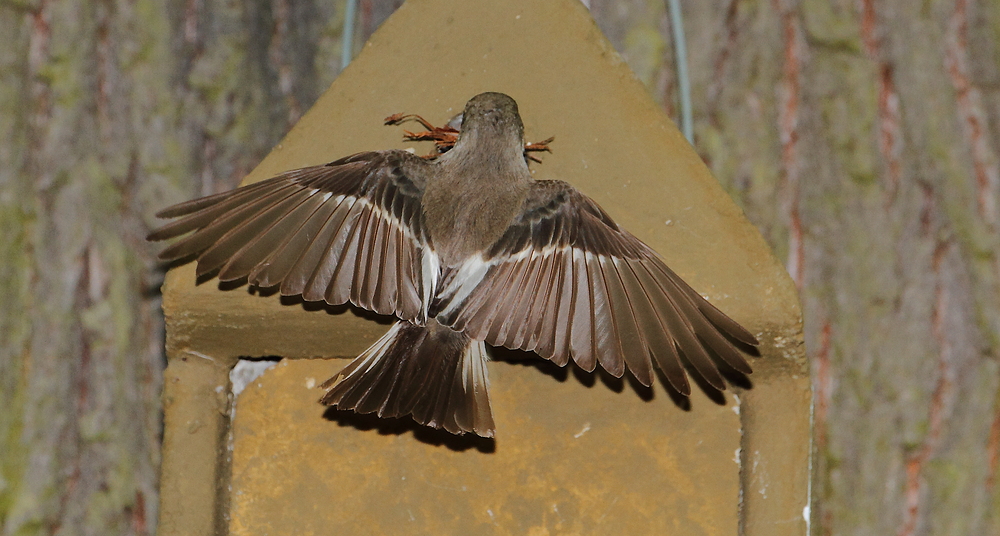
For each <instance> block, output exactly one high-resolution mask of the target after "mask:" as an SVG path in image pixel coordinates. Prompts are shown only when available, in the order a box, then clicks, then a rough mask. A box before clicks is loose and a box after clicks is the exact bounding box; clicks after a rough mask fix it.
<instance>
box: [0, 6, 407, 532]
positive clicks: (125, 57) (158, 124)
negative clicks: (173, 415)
mask: <svg viewBox="0 0 1000 536" xmlns="http://www.w3.org/2000/svg"><path fill="white" fill-rule="evenodd" d="M391 4H392V5H395V4H394V3H391ZM364 13H368V14H369V16H368V19H367V26H366V27H364V28H361V30H360V31H359V32H358V34H359V42H363V40H364V38H365V37H366V36H367V34H370V33H371V31H372V30H373V28H374V27H375V26H376V25H377V24H378V22H380V19H376V18H374V17H373V16H371V13H372V10H371V6H368V8H367V10H366V11H364ZM383 16H384V15H383ZM342 17H343V4H342V3H335V4H330V3H327V2H317V1H307V2H292V1H290V0H274V1H272V2H267V1H260V0H257V1H253V2H246V3H243V2H235V3H234V2H222V1H214V0H207V1H203V0H165V1H164V0H154V1H147V0H139V1H137V2H120V1H113V0H111V1H90V0H88V1H78V2H52V1H47V0H39V1H34V2H19V3H4V4H0V35H2V36H3V37H2V38H0V42H2V43H3V47H0V135H2V138H3V140H4V143H3V145H2V146H0V162H2V165H0V229H3V232H2V233H0V258H2V261H0V292H2V295H3V299H2V300H0V303H2V305H0V389H2V400H3V404H0V453H2V455H0V534H95V535H105V534H151V533H153V532H155V522H156V519H157V515H156V509H157V488H158V483H157V471H158V466H159V442H160V436H159V434H160V429H161V414H160V410H159V393H160V389H161V381H162V379H161V378H162V367H163V353H162V336H163V335H162V318H161V315H160V311H159V300H158V296H157V294H158V290H157V289H158V288H159V284H160V281H161V279H162V268H163V267H162V266H159V265H158V264H157V263H156V262H155V260H154V252H155V249H156V246H152V245H149V244H146V243H145V241H144V236H145V234H146V232H147V231H148V229H149V227H150V225H152V224H154V221H153V218H152V213H153V212H155V211H156V210H157V209H159V208H162V207H163V206H166V205H168V204H170V203H173V202H177V201H181V200H183V199H187V198H190V197H193V196H195V195H200V194H207V193H212V192H215V191H220V190H225V189H228V188H231V187H232V186H234V185H235V184H237V182H238V181H239V180H240V179H241V178H242V176H243V174H244V173H245V172H246V171H247V170H249V169H251V168H252V167H253V166H254V165H255V164H256V163H257V161H258V160H259V159H260V158H261V157H262V156H263V155H264V154H266V152H267V151H268V150H269V149H270V148H271V146H272V145H273V144H274V143H275V142H276V141H277V140H278V139H280V137H281V136H282V135H283V134H284V133H285V131H286V130H287V128H288V127H289V125H290V124H291V123H292V122H293V121H294V120H295V119H296V118H297V117H298V116H299V114H301V113H302V111H303V110H304V109H305V108H307V107H308V106H309V105H310V104H311V103H312V102H313V101H314V100H315V98H316V97H317V96H318V95H319V93H320V92H321V91H322V90H323V89H325V88H326V86H327V85H328V84H329V83H330V81H332V79H333V78H334V77H335V76H336V74H337V72H338V71H339V67H340V66H339V54H340V39H339V35H340V29H341V27H342V23H343V20H342Z"/></svg>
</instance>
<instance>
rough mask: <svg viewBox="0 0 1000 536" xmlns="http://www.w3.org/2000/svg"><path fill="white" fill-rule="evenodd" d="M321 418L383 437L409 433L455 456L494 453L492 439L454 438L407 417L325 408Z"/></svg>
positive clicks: (457, 436) (444, 431) (418, 439)
mask: <svg viewBox="0 0 1000 536" xmlns="http://www.w3.org/2000/svg"><path fill="white" fill-rule="evenodd" d="M323 418H324V419H326V420H328V421H331V422H334V423H337V425H339V426H350V427H352V428H355V429H357V430H362V431H371V430H374V431H375V432H376V433H378V434H379V435H384V436H387V435H397V436H398V435H403V434H406V433H412V434H413V438H414V439H416V440H417V441H420V442H421V443H426V444H428V445H433V446H435V447H445V448H447V449H450V450H453V451H455V452H465V451H468V450H472V449H475V450H477V451H479V452H481V453H483V454H493V453H494V452H496V449H497V447H496V440H495V439H493V438H492V437H481V436H478V435H476V434H465V435H455V434H452V433H451V432H448V431H447V430H439V429H437V428H431V427H429V426H424V425H422V424H419V423H417V422H416V421H414V420H413V419H411V418H410V417H393V418H385V417H379V416H377V415H375V414H374V413H364V414H362V413H355V412H353V411H350V410H341V409H337V408H335V407H328V408H326V409H325V411H323Z"/></svg>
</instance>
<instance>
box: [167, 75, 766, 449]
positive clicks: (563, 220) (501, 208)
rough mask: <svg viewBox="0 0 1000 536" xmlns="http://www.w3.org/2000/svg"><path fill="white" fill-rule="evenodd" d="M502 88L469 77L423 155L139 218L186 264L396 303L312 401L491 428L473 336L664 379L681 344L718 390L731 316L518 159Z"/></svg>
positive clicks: (284, 287) (347, 162)
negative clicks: (377, 331)
mask: <svg viewBox="0 0 1000 536" xmlns="http://www.w3.org/2000/svg"><path fill="white" fill-rule="evenodd" d="M524 147H525V144H524V126H523V125H522V123H521V117H520V115H519V114H518V110H517V103H515V102H514V100H513V99H511V98H510V97H508V96H507V95H504V94H501V93H483V94H481V95H477V96H475V97H473V98H472V99H471V100H470V101H469V102H468V103H467V104H466V106H465V111H464V114H463V118H462V124H461V130H460V132H459V134H458V139H457V141H455V144H454V147H453V148H452V149H451V150H449V151H447V152H445V153H444V154H442V155H440V156H437V157H435V158H431V159H428V158H421V157H418V156H414V155H412V154H410V153H408V152H406V151H399V150H389V151H376V152H367V153H358V154H355V155H352V156H348V157H346V158H342V159H340V160H336V161H334V162H330V163H329V164H325V165H321V166H313V167H307V168H302V169H297V170H293V171H288V172H285V173H282V174H281V175H278V176H277V177H274V178H272V179H269V180H265V181H261V182H258V183H255V184H251V185H248V186H244V187H242V188H239V189H236V190H233V191H230V192H225V193H221V194H217V195H212V196H208V197H204V198H201V199H195V200H193V201H188V202H186V203H181V204H179V205H176V206H173V207H170V208H167V209H165V210H163V211H162V212H160V213H159V214H157V215H158V216H159V217H162V218H180V219H178V220H176V221H173V222H171V223H169V224H167V225H165V226H163V227H161V228H160V229H158V230H156V231H154V232H153V233H152V234H150V235H149V237H148V239H149V240H163V239H167V238H172V237H177V236H181V235H184V234H187V233H191V234H190V235H188V236H186V237H184V238H183V239H181V240H180V241H178V242H177V243H175V244H173V245H171V246H170V247H168V248H167V249H166V250H164V251H163V252H162V253H161V254H160V258H161V259H164V260H177V259H184V258H189V257H192V256H196V257H197V261H198V268H197V273H198V276H199V277H201V276H203V275H206V274H211V273H213V272H215V271H218V276H219V279H220V280H222V281H234V280H241V279H243V278H246V279H247V280H248V281H249V283H250V284H252V285H256V286H258V287H261V288H273V287H276V286H277V287H279V291H280V293H281V294H282V295H286V296H299V295H301V296H302V298H303V299H304V300H306V301H320V300H322V301H325V302H327V303H329V304H333V305H339V304H344V303H347V302H351V303H353V304H354V305H356V306H358V307H363V308H365V309H369V310H371V311H374V312H376V313H379V314H384V315H395V316H396V317H398V318H399V321H398V322H396V324H395V325H393V326H392V328H390V329H389V332H388V333H386V334H385V335H384V336H383V337H382V338H381V339H379V340H378V341H377V342H376V343H375V344H373V345H372V346H371V347H370V348H369V349H368V350H366V351H365V352H364V353H363V354H361V355H360V356H359V357H357V358H356V359H355V360H354V361H352V362H351V363H350V364H349V365H348V366H347V367H346V368H344V369H343V370H342V371H341V372H340V373H339V374H337V375H336V376H335V377H333V378H331V379H330V380H329V381H327V382H326V384H324V387H325V388H328V389H329V391H328V392H327V394H326V396H324V397H323V398H322V402H323V403H324V404H328V405H331V406H337V407H338V408H341V409H350V410H354V411H357V412H359V413H371V412H375V413H377V414H378V415H379V416H380V417H401V416H405V415H412V417H413V419H414V420H416V421H417V422H419V423H420V424H424V425H427V426H431V427H434V428H444V429H445V430H448V431H449V432H452V433H455V434H463V433H466V432H475V433H476V434H479V435H481V436H484V437H492V436H493V434H494V423H493V415H492V411H491V409H490V401H489V395H488V393H487V388H488V385H489V381H488V379H487V369H486V361H487V354H486V345H485V343H489V344H491V345H494V346H504V347H507V348H512V349H521V350H528V351H532V352H535V353H537V354H538V355H540V356H542V357H544V358H546V359H549V360H551V361H552V362H554V363H556V364H557V365H559V366H564V365H566V363H567V362H568V361H569V359H570V358H572V359H573V360H574V361H575V362H576V363H577V364H578V365H579V366H580V367H581V368H583V369H584V370H586V371H593V370H594V368H595V367H596V366H597V364H600V365H601V366H602V367H603V368H604V369H605V370H607V371H608V372H609V373H611V374H612V375H614V376H616V377H621V376H622V374H624V372H625V369H626V368H628V370H629V371H630V372H631V373H632V375H633V376H635V378H636V380H638V381H639V382H640V383H641V384H643V385H645V386H649V385H651V384H652V382H653V375H654V372H653V367H652V364H653V362H655V363H656V364H657V366H658V367H659V368H660V370H661V371H662V372H663V374H664V375H665V376H666V378H667V380H668V381H669V382H670V384H671V385H672V386H673V388H674V389H676V390H677V391H678V392H680V393H682V394H684V395H688V394H690V392H691V388H690V386H689V384H688V380H687V376H686V374H685V372H684V365H683V363H682V356H683V358H684V359H685V360H686V361H687V363H688V364H689V365H690V366H691V367H692V368H693V369H694V370H695V371H696V372H697V373H698V374H699V375H700V376H702V377H703V378H704V379H705V381H706V382H707V383H708V384H710V385H712V386H713V387H715V388H717V389H720V390H721V389H725V383H724V381H723V377H722V375H721V374H720V372H719V368H718V364H717V363H716V361H715V360H714V359H713V357H712V356H711V355H710V353H714V354H715V355H716V356H718V357H719V358H721V360H722V361H723V362H724V363H725V364H726V365H728V366H729V367H731V368H733V369H735V370H737V371H740V372H742V373H745V374H749V373H750V372H751V369H750V366H749V365H748V363H747V361H746V360H745V359H744V358H743V355H742V354H741V353H740V351H739V350H738V349H737V346H736V345H735V344H734V342H733V341H738V342H739V343H743V344H746V345H757V344H758V342H757V339H756V338H754V336H753V335H752V334H750V333H749V332H748V331H747V330H746V329H744V328H743V327H741V326H740V325H739V324H737V323H736V322H735V321H733V320H732V319H730V318H729V317H728V316H726V315H725V314H723V313H722V312H721V311H719V310H718V309H716V308H715V307H714V306H713V305H711V304H710V303H709V302H707V301H706V300H705V299H703V298H702V297H701V296H700V295H699V294H698V293H697V292H695V291H694V290H693V289H692V288H691V287H690V286H688V285H687V284H686V283H685V282H684V281H682V280H681V279H680V277H678V276H677V274H675V273H674V272H673V271H671V270H670V268H667V266H666V265H665V264H664V263H663V261H662V260H660V257H659V256H658V255H657V254H656V253H655V252H654V251H653V250H652V249H650V248H649V247H648V246H646V245H645V244H643V243H642V242H641V241H639V240H638V239H637V238H635V237H634V236H632V235H631V234H629V233H628V232H627V231H625V230H624V229H622V228H620V227H619V226H618V225H616V224H615V222H614V221H612V219H611V217H610V216H608V215H607V213H605V212H604V210H602V209H601V207H599V206H598V205H597V203H595V202H594V201H593V200H591V199H590V198H588V197H587V196H585V195H583V194H582V193H580V192H579V191H577V190H576V189H575V188H573V187H572V186H570V185H569V184H567V183H565V182H562V181H554V180H544V181H536V180H534V179H533V178H532V176H531V173H530V172H529V171H528V165H527V161H526V158H525V152H524Z"/></svg>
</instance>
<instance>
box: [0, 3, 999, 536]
mask: <svg viewBox="0 0 1000 536" xmlns="http://www.w3.org/2000/svg"><path fill="white" fill-rule="evenodd" d="M360 4H361V9H360V10H359V18H360V20H361V22H362V25H361V26H362V29H361V31H359V32H358V33H357V35H358V39H357V41H358V43H360V42H362V41H363V39H364V37H365V35H366V34H367V33H370V31H371V29H372V28H374V27H375V26H376V25H377V24H378V22H379V21H380V20H381V19H382V18H384V17H385V16H386V15H387V14H388V13H389V12H390V11H391V9H392V7H393V6H394V5H395V2H378V1H368V2H365V1H362V2H360ZM589 4H590V7H591V9H592V12H593V13H594V15H595V18H596V19H597V21H598V23H599V24H600V26H601V27H602V29H603V30H604V31H605V33H606V34H607V35H608V36H609V37H610V38H611V40H612V42H613V43H614V44H615V45H616V47H618V50H619V51H621V52H622V54H623V56H624V57H625V58H626V60H627V61H628V62H629V64H630V65H631V66H632V68H633V70H635V72H636V73H637V75H638V76H639V77H640V78H641V79H642V80H643V81H644V82H645V83H646V84H647V86H648V87H649V88H650V90H651V91H652V92H653V93H654V95H657V97H658V98H659V99H661V100H662V101H663V102H664V105H665V106H666V107H667V109H668V110H670V111H671V112H672V113H673V110H674V102H675V92H676V81H675V80H676V79H675V76H674V74H673V60H672V58H673V54H672V50H671V48H670V41H669V34H668V31H667V28H668V25H667V20H666V18H665V9H664V6H663V2H660V1H652V0H627V1H620V2H612V1H610V0H601V1H599V0H592V1H591V2H589ZM684 13H685V16H686V19H685V27H686V31H687V37H688V45H689V51H690V61H691V70H690V74H691V77H692V83H693V87H694V103H695V110H694V112H695V134H696V140H695V146H696V148H697V149H698V150H699V152H700V153H701V154H702V155H703V157H704V158H705V160H706V161H707V162H709V164H710V166H711V167H712V169H713V171H714V172H715V174H716V176H717V177H718V179H719V180H720V181H721V182H722V183H723V184H724V185H725V186H726V187H727V188H728V189H729V191H730V193H731V194H732V195H733V196H734V198H736V199H737V201H738V202H739V203H740V204H741V205H742V206H743V207H744V209H745V211H746V213H747V215H748V216H749V217H750V219H751V220H752V221H753V222H754V223H755V224H756V225H757V226H758V227H759V228H760V229H761V231H762V232H763V233H764V235H765V237H767V238H768V240H770V242H771V244H772V245H773V247H774V248H775V251H776V252H777V253H778V255H779V256H780V257H781V258H784V259H786V260H787V265H788V268H789V271H790V272H791V274H792V275H793V277H794V278H795V280H796V282H797V283H798V285H799V286H800V289H801V292H802V298H803V302H804V313H805V327H806V335H807V348H808V352H809V355H810V356H811V359H812V361H813V375H814V381H815V387H816V392H817V400H816V416H815V420H816V442H817V449H818V454H819V456H818V458H817V461H818V464H817V485H816V487H815V495H816V497H817V510H818V512H817V517H816V521H817V523H816V524H815V525H814V530H815V531H816V532H817V533H820V534H900V535H909V534H955V535H965V534H997V533H1000V493H998V491H997V480H998V478H1000V467H998V456H1000V396H998V392H1000V389H998V384H1000V380H998V376H1000V370H998V368H1000V367H998V363H997V357H998V355H997V354H998V348H1000V257H998V255H1000V222H998V218H1000V215H998V210H1000V209H998V206H997V204H998V202H1000V156H998V153H1000V50H998V43H1000V22H998V21H1000V5H998V4H997V3H996V2H988V1H983V0H978V1H977V0H930V1H926V2H920V3H917V2H906V3H899V2H888V1H885V0H882V1H879V0H850V1H848V0H832V1H816V0H801V1H798V2H796V1H791V0H770V1H762V0H709V1H699V2H695V1H692V0H687V1H685V2H684ZM342 17H343V3H342V2H337V3H334V4H332V5H331V4H329V3H325V2H318V1H315V0H309V1H306V2H290V1H288V0H274V1H271V2H265V1H256V2H246V3H244V2H236V3H231V2H220V1H217V0H206V1H193V0H192V1H177V0H173V1H169V2H164V1H142V0H141V1H138V2H131V3H129V2H114V1H105V2H95V1H81V2H52V1H46V0H39V1H34V2H19V3H6V4H3V5H0V36H2V37H0V43H3V44H4V46H3V47H2V48H0V110H2V111H0V134H2V139H3V140H4V143H3V145H2V146H0V163H2V165H0V229H3V233H0V259H2V260H0V290H2V295H3V298H2V300H0V390H2V391H0V392H2V400H3V404H2V405H0V453H2V455H0V527H2V528H0V532H2V533H3V534H55V533H60V534H149V533H152V532H153V531H154V530H155V527H154V524H155V519H156V503H157V501H156V490H157V474H156V473H157V471H156V468H157V465H158V456H159V454H158V443H159V428H160V417H159V411H158V406H159V398H158V397H159V392H160V382H161V379H160V378H161V367H162V362H163V360H162V351H161V348H160V346H161V342H162V332H161V327H160V326H161V321H160V317H159V312H158V301H157V299H156V288H157V287H158V284H159V278H160V277H161V275H160V274H161V271H160V268H161V267H159V266H157V265H156V263H155V262H154V261H153V256H152V255H153V252H154V250H155V247H151V246H149V245H147V244H145V243H143V241H142V237H143V235H144V234H145V232H146V230H147V228H148V227H149V226H150V225H151V224H153V219H152V216H151V215H152V213H153V212H154V211H155V210H156V209H157V208H160V207H162V206H164V205H166V204H169V203H171V202H175V201H179V200H182V199H185V198H188V197H191V196H193V195H198V194H205V193H211V192H214V191H219V190H224V189H227V188H229V187H231V186H233V185H234V184H236V183H237V182H238V181H239V179H240V178H241V176H242V175H243V173H245V172H246V171H247V170H249V169H250V168H252V167H253V165H254V164H255V163H256V162H257V161H259V159H260V158H261V157H262V156H263V155H264V154H265V153H266V152H267V151H268V149H269V148H270V147H271V146H272V145H273V143H275V141H276V140H278V139H280V137H281V135H282V134H283V133H284V132H285V131H286V130H287V128H288V126H289V125H290V124H292V123H293V122H294V120H295V119H296V118H297V117H298V116H299V115H300V114H301V113H302V112H303V110H305V109H306V108H307V107H308V106H309V105H310V104H311V103H312V101H313V100H314V99H315V98H316V96H317V95H318V94H319V93H320V92H321V91H322V89H323V88H325V87H326V86H327V85H328V84H329V82H330V81H331V80H332V78H333V77H334V76H335V75H336V73H337V71H338V69H339V47H340V45H339V43H340V39H339V34H340V28H341V24H342ZM539 52H540V53H544V51H539ZM417 82H418V81H413V83H417ZM623 128H627V126H626V125H623Z"/></svg>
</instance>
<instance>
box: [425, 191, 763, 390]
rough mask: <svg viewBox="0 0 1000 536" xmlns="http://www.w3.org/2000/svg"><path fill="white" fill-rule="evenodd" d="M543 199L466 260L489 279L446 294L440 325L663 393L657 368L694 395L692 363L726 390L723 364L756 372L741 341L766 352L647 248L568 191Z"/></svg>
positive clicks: (535, 198) (461, 283) (447, 288)
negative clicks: (628, 375)
mask: <svg viewBox="0 0 1000 536" xmlns="http://www.w3.org/2000/svg"><path fill="white" fill-rule="evenodd" d="M532 188H533V189H532V192H531V194H530V195H529V197H528V200H527V201H526V202H525V206H524V209H523V211H522V213H521V214H520V215H519V216H518V217H517V218H515V220H514V222H513V223H512V224H511V225H510V227H509V228H508V229H507V232H506V233H505V234H504V236H503V237H501V238H500V240H498V241H497V243H496V244H495V245H494V246H493V247H492V248H491V249H490V250H489V251H487V252H486V253H485V254H484V255H483V256H482V258H477V259H472V260H470V261H467V262H468V263H472V262H476V263H480V265H485V266H486V267H487V269H486V270H485V272H473V271H472V270H468V271H461V270H459V271H458V272H455V273H456V274H458V275H455V276H454V277H455V280H453V281H451V282H450V283H449V284H446V285H444V286H443V289H442V291H441V292H440V293H439V296H438V301H437V304H438V305H437V309H436V312H437V319H438V321H439V322H442V323H444V324H446V325H449V326H451V327H452V328H454V329H458V330H462V331H465V332H466V334H468V335H469V336H470V337H472V338H474V339H485V340H486V342H488V343H490V344H495V345H498V346H505V347H508V348H518V349H523V350H532V351H535V352H537V353H538V354H539V355H541V356H542V357H545V358H547V359H550V360H552V361H553V362H554V363H556V364H559V365H564V364H565V363H566V362H568V360H569V359H570V358H572V359H573V360H574V361H575V362H576V363H577V364H578V365H579V366H580V367H581V368H583V369H585V370H588V371H591V370H593V369H594V368H595V367H596V366H597V365H598V364H600V365H601V367H602V368H604V369H605V370H606V371H608V372H609V373H611V374H612V375H614V376H619V377H620V376H621V375H622V374H623V373H624V372H625V370H626V369H628V370H630V371H631V372H632V374H633V375H634V376H635V377H636V379H637V380H638V381H639V382H640V383H642V384H643V385H651V384H652V381H653V370H652V364H653V363H655V364H656V365H657V367H658V368H659V369H660V370H661V371H663V373H664V375H665V376H666V378H667V380H668V381H669V382H670V384H671V385H672V386H673V387H674V388H675V389H676V390H677V391H678V392H680V393H683V394H689V393H690V391H691V388H690V384H689V382H688V379H687V375H686V373H685V365H684V363H685V362H686V363H688V364H689V365H690V366H691V367H692V369H693V370H694V371H695V372H696V373H697V375H698V376H700V377H702V378H703V379H704V380H705V381H706V382H707V383H708V384H709V385H711V386H713V387H715V388H717V389H724V388H725V382H724V380H723V378H722V375H721V373H720V371H719V364H718V363H717V359H718V360H721V361H722V362H724V363H726V364H727V365H728V366H730V367H732V368H733V369H736V370H738V371H740V372H743V373H749V372H750V370H751V369H750V366H749V364H748V363H747V362H746V359H745V358H744V357H743V355H742V353H741V352H740V350H739V349H738V348H737V347H736V346H735V345H734V343H733V342H732V341H731V340H730V337H731V338H732V339H735V340H736V341H739V342H742V343H745V344H750V345H755V344H757V341H756V339H755V338H754V337H753V335H751V334H750V333H749V332H748V331H747V330H745V329H744V328H743V327H742V326H740V325H739V324H738V323H736V322H735V321H733V320H732V319H730V318H729V317H728V316H726V315H725V314H724V313H722V312H721V311H719V310H718V309H717V308H716V307H714V306H713V305H711V304H709V303H708V302H707V301H705V299H704V298H702V297H701V296H700V295H699V294H698V293H697V292H695V291H694V290H693V289H692V288H691V287H690V286H688V285H687V284H686V283H684V281H683V280H681V279H680V278H679V277H678V276H677V275H676V274H674V273H673V272H672V271H671V270H670V269H669V268H667V267H666V266H665V265H664V264H663V261H661V260H660V258H659V257H658V256H657V255H656V254H655V253H654V252H653V251H652V250H651V249H650V248H649V247H648V246H646V245H645V244H643V243H642V242H640V241H639V240H638V239H636V238H635V237H633V236H632V235H631V234H629V233H628V232H626V231H624V230H622V229H621V228H619V227H618V226H617V224H615V223H614V221H613V220H612V219H611V217H610V216H608V215H607V213H605V212H604V211H603V210H602V209H601V208H600V207H599V206H598V205H597V204H596V203H595V202H594V201H592V200H590V199H589V198H587V197H586V196H584V195H583V194H581V193H580V192H578V191H577V190H575V189H574V188H573V187H571V186H569V185H568V184H566V183H563V182H559V181H538V182H535V183H533V186H532ZM470 266H471V265H470ZM462 274H465V276H466V277H468V278H472V277H473V276H474V275H475V277H479V279H468V280H462V279H461V277H462ZM469 286H472V287H473V288H472V289H471V290H469V289H468V287H469ZM459 289H463V290H461V291H459ZM713 356H714V357H713Z"/></svg>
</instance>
